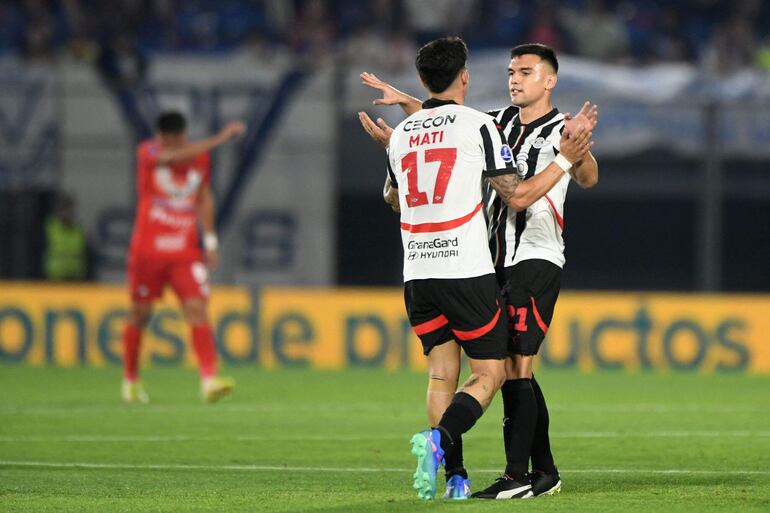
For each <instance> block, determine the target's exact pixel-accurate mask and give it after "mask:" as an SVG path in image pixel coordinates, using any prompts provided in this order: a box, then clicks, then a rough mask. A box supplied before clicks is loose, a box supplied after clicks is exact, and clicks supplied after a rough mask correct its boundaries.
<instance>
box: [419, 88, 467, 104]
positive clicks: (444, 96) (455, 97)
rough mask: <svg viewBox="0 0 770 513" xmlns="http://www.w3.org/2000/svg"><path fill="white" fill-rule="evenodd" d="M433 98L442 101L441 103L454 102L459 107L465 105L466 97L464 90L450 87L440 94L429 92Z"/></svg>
mask: <svg viewBox="0 0 770 513" xmlns="http://www.w3.org/2000/svg"><path fill="white" fill-rule="evenodd" d="M428 93H429V95H430V97H431V98H433V99H435V100H441V101H448V100H452V101H453V102H455V103H456V104H457V105H464V104H465V95H464V94H463V90H462V88H460V87H454V86H453V87H450V88H449V89H446V90H444V91H441V92H440V93H434V92H433V91H430V90H429V91H428Z"/></svg>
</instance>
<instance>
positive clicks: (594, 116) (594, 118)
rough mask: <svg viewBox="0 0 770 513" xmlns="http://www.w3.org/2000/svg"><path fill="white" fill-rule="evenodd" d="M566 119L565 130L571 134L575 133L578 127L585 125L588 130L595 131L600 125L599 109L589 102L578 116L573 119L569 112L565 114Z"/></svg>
mask: <svg viewBox="0 0 770 513" xmlns="http://www.w3.org/2000/svg"><path fill="white" fill-rule="evenodd" d="M564 119H565V122H564V128H565V130H566V131H567V132H569V133H574V131H575V129H576V128H577V127H578V125H583V126H584V127H585V128H586V129H587V130H589V131H593V129H594V128H596V125H597V124H598V123H599V107H597V106H596V104H592V103H591V102H588V101H587V102H585V103H584V104H583V108H581V109H580V112H578V113H577V115H576V116H574V117H573V116H572V115H570V113H569V112H567V113H566V114H564Z"/></svg>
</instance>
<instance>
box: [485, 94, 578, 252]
mask: <svg viewBox="0 0 770 513" xmlns="http://www.w3.org/2000/svg"><path fill="white" fill-rule="evenodd" d="M488 114H489V115H491V116H493V117H494V119H495V121H496V122H497V125H498V126H499V127H500V128H501V130H503V133H504V134H505V136H506V140H507V141H508V144H510V146H511V151H512V153H513V158H514V161H515V166H516V172H517V173H518V175H519V177H520V178H521V179H522V180H527V179H529V178H531V177H533V176H535V175H537V174H538V173H540V172H541V171H543V170H544V169H545V168H546V167H548V165H549V164H550V163H551V162H553V159H554V158H556V156H557V155H558V154H559V151H560V141H561V133H562V131H563V130H564V115H562V114H560V113H559V111H558V110H556V109H553V110H551V112H549V113H548V114H546V115H544V116H543V117H541V118H539V119H536V120H535V121H533V122H531V123H528V124H526V125H524V124H522V123H521V120H520V119H519V108H518V107H515V106H511V107H507V108H505V109H501V110H499V111H490V112H488ZM569 183H570V175H569V174H568V173H565V174H564V177H562V179H561V180H559V182H558V183H557V184H556V185H554V186H553V188H552V189H551V190H550V191H548V193H546V195H545V196H543V197H542V198H540V199H539V200H537V201H535V202H534V203H533V204H532V205H530V206H529V207H528V208H527V209H526V210H524V211H522V212H514V211H513V210H511V209H509V208H508V207H507V206H506V205H505V204H503V203H502V201H501V199H500V198H499V197H498V196H497V194H496V193H495V191H494V190H493V189H491V187H489V186H486V202H487V205H486V208H487V215H488V216H489V235H490V238H489V239H490V240H489V246H490V249H491V251H492V259H493V261H494V265H495V267H510V266H512V265H515V264H518V263H519V262H521V261H524V260H532V259H539V260H548V261H549V262H551V263H553V264H556V265H558V266H559V267H563V266H564V239H563V238H562V231H563V230H564V201H565V200H566V197H567V188H568V187H569Z"/></svg>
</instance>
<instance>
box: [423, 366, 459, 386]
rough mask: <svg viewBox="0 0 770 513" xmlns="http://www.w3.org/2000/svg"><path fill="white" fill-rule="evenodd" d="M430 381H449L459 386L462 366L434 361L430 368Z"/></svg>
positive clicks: (448, 382) (452, 384)
mask: <svg viewBox="0 0 770 513" xmlns="http://www.w3.org/2000/svg"><path fill="white" fill-rule="evenodd" d="M428 376H430V382H434V381H435V382H441V383H447V384H450V385H451V386H453V387H455V388H457V381H458V380H459V379H460V368H459V366H457V365H451V364H447V365H445V364H441V363H438V364H437V363H433V364H431V365H430V368H429V369H428Z"/></svg>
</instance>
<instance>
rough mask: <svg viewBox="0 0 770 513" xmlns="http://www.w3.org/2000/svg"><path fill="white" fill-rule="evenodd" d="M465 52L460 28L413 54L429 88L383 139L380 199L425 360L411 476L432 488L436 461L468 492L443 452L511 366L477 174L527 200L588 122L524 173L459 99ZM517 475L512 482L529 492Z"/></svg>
mask: <svg viewBox="0 0 770 513" xmlns="http://www.w3.org/2000/svg"><path fill="white" fill-rule="evenodd" d="M466 60H467V48H466V47H465V44H464V43H463V42H462V40H460V39H458V38H444V39H438V40H436V41H433V42H431V43H429V44H427V45H426V46H424V47H423V48H421V49H420V51H419V53H418V56H417V61H416V65H417V69H418V72H419V74H420V79H421V81H422V82H423V84H424V85H425V87H426V88H427V89H428V92H429V93H430V99H429V100H428V101H426V102H425V103H423V104H422V105H421V107H422V110H419V111H418V112H415V113H414V114H413V115H411V116H409V117H408V118H407V119H406V120H404V121H403V122H402V123H400V124H399V125H398V126H397V127H396V128H395V130H394V131H393V133H392V135H391V137H390V141H389V142H390V145H389V150H388V151H389V162H388V177H387V180H386V187H385V196H386V198H385V199H386V201H387V202H388V203H390V204H391V206H393V208H394V210H397V211H400V213H401V230H402V242H403V247H404V281H405V285H404V298H405V303H406V308H407V313H408V316H409V320H410V323H411V324H412V326H413V328H414V330H415V332H416V334H417V335H418V336H419V338H420V340H421V342H422V344H423V349H424V352H425V354H426V355H427V356H428V362H429V368H430V378H431V379H430V381H429V386H428V390H429V394H428V401H429V405H428V410H429V416H430V417H431V418H430V420H431V424H433V425H434V426H435V427H434V428H432V429H430V430H425V431H422V432H420V433H418V434H416V435H415V436H414V437H413V438H412V444H413V449H412V452H413V453H414V454H415V455H416V456H417V460H418V465H417V471H416V472H415V488H416V489H417V491H418V496H419V497H421V498H426V499H428V498H432V497H433V496H434V494H435V478H436V472H437V470H438V467H439V464H440V463H445V468H446V469H447V471H448V473H447V477H448V482H447V494H446V495H445V497H448V498H467V496H468V491H469V483H468V482H467V474H466V473H465V470H464V468H462V459H461V457H460V468H458V469H450V465H451V463H450V461H452V459H453V458H452V455H453V454H454V453H457V452H459V447H458V443H459V441H460V440H461V435H462V434H463V433H465V432H466V431H468V430H469V429H470V428H471V427H472V426H473V425H474V424H475V422H476V420H478V418H479V417H481V415H482V413H483V411H484V410H485V409H486V407H487V406H488V405H489V402H490V401H491V399H492V397H493V396H494V393H495V392H496V391H497V389H498V387H499V386H500V385H501V384H502V381H503V380H504V379H505V374H506V372H505V364H504V358H505V356H506V350H507V348H506V344H507V342H508V330H507V319H506V315H505V313H504V312H503V310H502V308H501V304H500V302H499V298H498V292H499V289H498V285H497V279H496V276H495V271H494V266H493V264H492V259H491V256H490V253H489V251H488V248H487V226H486V222H485V219H484V216H483V208H484V202H483V196H482V188H481V181H482V177H483V178H486V180H487V181H488V182H489V183H490V185H491V186H492V187H493V188H494V190H495V191H496V193H497V194H499V196H500V197H501V198H502V200H503V201H504V202H505V203H506V205H508V206H510V207H511V208H514V206H515V205H518V204H519V203H522V204H532V203H533V202H535V201H536V200H538V199H539V198H540V197H542V196H543V194H545V193H546V192H547V191H548V190H550V189H551V188H552V187H553V186H554V185H556V184H557V183H558V182H559V181H560V180H561V179H562V177H563V176H564V173H565V172H566V171H567V170H568V169H569V167H570V166H571V164H570V162H572V161H576V160H579V159H580V158H582V157H583V156H584V155H585V154H586V153H587V152H588V150H589V148H590V144H591V143H590V133H589V132H588V131H587V130H585V129H584V128H583V127H579V128H578V129H577V130H576V132H575V134H574V135H573V136H572V137H568V136H567V135H565V139H564V140H563V141H562V147H563V150H562V151H563V155H562V158H561V159H560V160H559V161H557V162H555V163H553V164H552V165H551V166H549V167H548V169H547V170H545V171H544V172H543V173H541V174H540V175H539V176H538V177H536V178H534V179H532V180H530V181H528V182H526V183H524V182H522V181H521V179H520V178H519V177H518V176H517V175H516V172H515V168H513V167H512V163H513V155H512V154H511V152H510V147H509V146H508V145H507V144H506V142H505V141H504V136H503V134H502V133H501V132H499V130H498V128H497V127H496V125H495V123H494V120H493V119H492V118H490V117H489V116H487V115H484V114H482V113H479V112H477V111H474V110H472V109H469V108H467V107H464V106H462V103H463V102H464V99H465V95H466V93H467V87H468V70H467V68H466V67H465V64H466ZM362 116H364V117H365V119H367V120H368V117H366V116H365V115H364V114H363V113H362ZM363 119H364V118H362V120H363ZM369 121H370V120H369ZM460 348H462V349H463V350H464V351H465V353H466V354H467V355H468V357H469V362H470V366H471V376H470V378H469V379H468V380H467V381H466V382H465V384H464V385H463V387H462V388H461V390H460V391H459V392H457V393H456V394H454V395H453V396H452V395H450V394H451V392H450V390H451V391H454V388H455V387H456V384H457V380H458V377H459V356H460ZM448 385H449V386H448ZM431 391H440V392H443V394H441V395H440V396H436V395H432V394H431ZM450 397H451V401H449V404H448V406H446V408H445V410H444V411H443V412H442V415H441V417H440V419H439V420H438V422H436V418H437V415H436V414H437V413H438V412H441V411H442V408H440V407H437V405H438V403H441V402H442V401H443V404H442V405H441V406H443V405H446V403H447V399H449V398H450ZM432 399H433V401H432ZM431 403H433V404H431ZM450 470H456V471H457V472H456V473H454V474H453V473H450V472H449V471H450ZM524 481H525V480H524V479H523V478H522V479H521V480H520V481H519V482H518V485H519V486H518V487H517V488H516V489H514V490H508V491H507V493H509V494H510V496H514V495H516V496H531V495H532V492H531V487H530V485H529V483H525V482H524ZM458 488H460V490H457V489H458Z"/></svg>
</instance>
